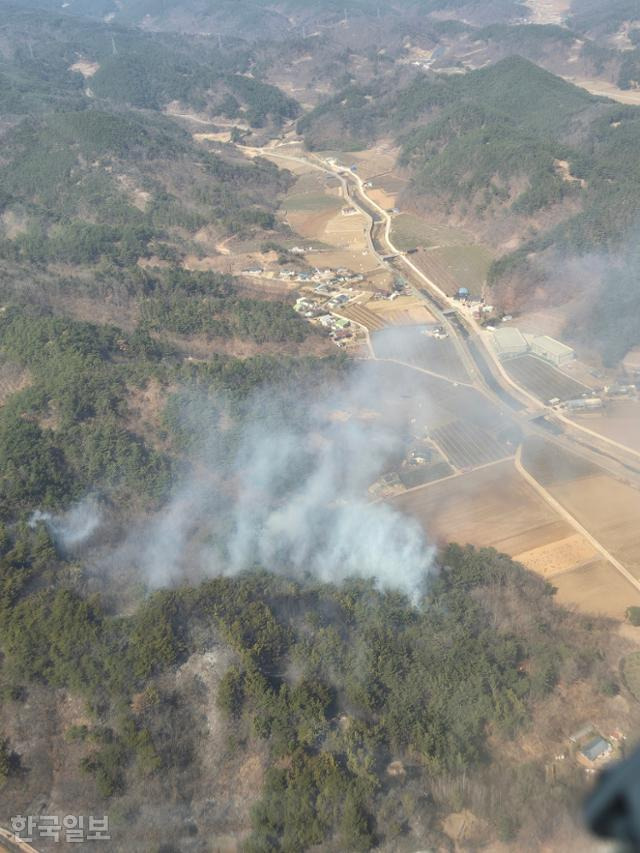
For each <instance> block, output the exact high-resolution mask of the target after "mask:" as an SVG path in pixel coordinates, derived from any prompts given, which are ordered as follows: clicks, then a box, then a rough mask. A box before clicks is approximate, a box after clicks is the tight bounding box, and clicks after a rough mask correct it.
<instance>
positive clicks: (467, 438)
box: [431, 420, 511, 471]
mask: <svg viewBox="0 0 640 853" xmlns="http://www.w3.org/2000/svg"><path fill="white" fill-rule="evenodd" d="M431 437H432V438H433V440H434V441H435V442H436V444H437V445H438V447H440V448H441V450H442V452H443V453H444V454H445V456H446V457H447V458H448V459H449V461H450V462H451V463H452V464H453V465H454V466H455V467H456V468H457V469H458V470H460V471H465V470H469V469H472V468H477V467H478V466H479V465H486V464H487V462H496V461H497V460H498V459H504V458H505V457H506V456H509V455H511V454H510V452H509V450H508V449H507V448H506V447H505V446H504V445H502V444H501V443H500V442H499V441H498V440H497V439H495V438H494V437H493V436H492V435H490V434H489V433H488V432H485V430H483V429H481V428H480V427H477V426H474V425H472V424H469V423H465V422H464V421H460V420H458V421H452V422H451V423H449V424H447V425H446V426H444V427H439V428H438V429H435V430H433V432H432V433H431Z"/></svg>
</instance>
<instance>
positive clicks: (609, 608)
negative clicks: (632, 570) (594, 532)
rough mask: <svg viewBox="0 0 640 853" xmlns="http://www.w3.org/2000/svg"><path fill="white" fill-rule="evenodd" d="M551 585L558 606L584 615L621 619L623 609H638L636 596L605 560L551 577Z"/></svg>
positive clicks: (628, 584)
mask: <svg viewBox="0 0 640 853" xmlns="http://www.w3.org/2000/svg"><path fill="white" fill-rule="evenodd" d="M551 583H553V585H554V586H555V587H556V589H557V592H556V601H557V602H558V604H562V605H564V606H571V605H574V606H575V607H577V608H578V610H583V611H585V612H587V613H593V614H598V615H603V616H610V617H611V618H613V619H624V615H625V611H626V609H627V607H638V606H640V592H638V590H637V589H635V587H633V586H632V585H631V584H630V583H629V582H628V581H627V580H625V579H624V578H623V577H622V575H621V574H620V573H619V572H617V571H616V570H615V569H614V568H613V566H612V565H611V564H610V563H607V562H606V561H605V560H594V561H592V562H590V563H589V564H587V565H585V566H579V567H578V568H575V569H573V570H572V571H568V572H563V573H561V574H558V575H555V576H554V577H553V579H552V581H551Z"/></svg>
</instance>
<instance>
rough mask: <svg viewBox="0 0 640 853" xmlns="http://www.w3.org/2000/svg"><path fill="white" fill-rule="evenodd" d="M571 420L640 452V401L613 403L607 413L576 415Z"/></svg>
mask: <svg viewBox="0 0 640 853" xmlns="http://www.w3.org/2000/svg"><path fill="white" fill-rule="evenodd" d="M571 420H573V421H575V423H577V424H580V426H585V427H587V428H588V429H592V430H593V431H594V432H598V433H600V435H604V436H605V437H606V438H610V439H612V440H613V441H619V442H620V444H626V445H627V446H628V447H631V448H632V449H633V450H638V451H640V401H637V400H620V401H616V402H611V403H608V404H607V410H606V412H594V413H593V414H591V415H574V416H573V417H572V418H571Z"/></svg>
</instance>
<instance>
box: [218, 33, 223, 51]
mask: <svg viewBox="0 0 640 853" xmlns="http://www.w3.org/2000/svg"><path fill="white" fill-rule="evenodd" d="M218 50H222V33H218Z"/></svg>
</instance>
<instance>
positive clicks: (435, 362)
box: [371, 326, 468, 382]
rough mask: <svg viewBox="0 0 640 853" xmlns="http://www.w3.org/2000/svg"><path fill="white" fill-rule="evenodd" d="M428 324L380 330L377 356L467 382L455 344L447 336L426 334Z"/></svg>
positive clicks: (375, 341) (375, 339)
mask: <svg viewBox="0 0 640 853" xmlns="http://www.w3.org/2000/svg"><path fill="white" fill-rule="evenodd" d="M428 328H429V327H428V326H411V327H406V328H403V329H402V330H396V329H389V330H385V331H378V332H376V334H375V335H374V336H373V338H372V341H371V343H372V345H373V349H374V352H375V354H376V356H377V357H378V358H391V359H394V360H396V361H403V362H405V363H406V364H411V365H414V366H415V367H422V368H424V369H425V370H431V371H433V372H434V373H439V374H440V375H442V376H446V377H447V378H449V379H453V380H455V381H460V382H466V381H467V380H468V376H467V373H466V370H465V369H464V366H463V364H462V362H461V361H460V359H459V358H458V354H457V353H456V349H455V346H454V345H453V343H452V342H451V340H449V339H448V338H447V339H446V340H440V341H438V340H436V339H435V338H432V337H429V336H428V335H425V334H424V332H425V331H426V330H427V329H428Z"/></svg>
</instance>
